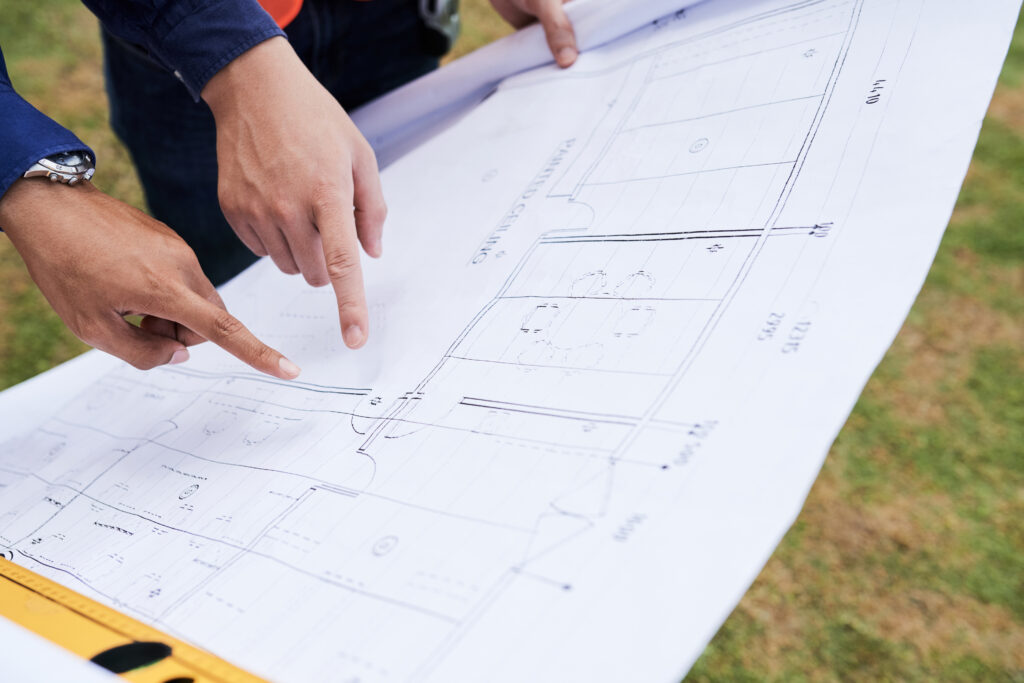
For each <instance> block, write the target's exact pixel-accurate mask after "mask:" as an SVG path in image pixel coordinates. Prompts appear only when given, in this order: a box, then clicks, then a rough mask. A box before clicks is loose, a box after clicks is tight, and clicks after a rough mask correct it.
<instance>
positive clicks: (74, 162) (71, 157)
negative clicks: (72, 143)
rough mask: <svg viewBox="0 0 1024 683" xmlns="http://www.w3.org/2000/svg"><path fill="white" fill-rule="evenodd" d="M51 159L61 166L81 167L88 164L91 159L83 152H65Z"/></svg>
mask: <svg viewBox="0 0 1024 683" xmlns="http://www.w3.org/2000/svg"><path fill="white" fill-rule="evenodd" d="M51 158H52V159H53V161H55V162H56V163H58V164H60V165H61V166H81V165H82V164H85V163H86V162H87V160H88V158H89V157H88V155H87V154H85V153H83V152H64V153H62V154H58V155H57V156H55V157H51Z"/></svg>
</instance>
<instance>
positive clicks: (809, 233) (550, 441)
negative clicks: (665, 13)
mask: <svg viewBox="0 0 1024 683" xmlns="http://www.w3.org/2000/svg"><path fill="white" fill-rule="evenodd" d="M1018 10H1019V3H1017V2H1015V1H1011V0H1002V1H998V2H986V3H983V4H977V5H974V6H971V7H970V8H969V10H967V9H965V6H964V4H963V3H962V2H952V1H945V0H927V1H925V0H807V1H804V2H792V1H789V2H783V1H781V0H761V1H758V2H740V1H738V0H712V1H711V2H707V3H704V4H701V5H698V6H696V7H694V8H692V9H691V10H689V11H688V12H687V13H686V15H685V17H682V18H680V17H674V18H670V19H666V20H665V21H662V22H659V23H658V24H657V25H656V26H652V27H649V28H647V29H643V30H640V31H637V32H635V33H633V34H631V35H630V36H628V37H626V38H624V39H623V40H620V41H615V42H613V43H610V44H608V45H605V46H604V47H602V48H599V49H597V50H594V51H592V52H589V53H585V54H583V55H582V56H581V57H580V60H579V63H578V64H577V65H576V66H574V67H573V68H572V69H571V70H569V71H568V72H560V71H558V70H557V69H554V68H546V67H545V68H540V69H537V70H534V71H530V72H526V73H524V74H521V75H518V76H516V77H513V78H511V79H509V80H507V81H505V82H504V83H503V84H502V85H501V86H500V87H499V89H498V91H497V92H496V93H495V94H494V95H493V96H491V97H490V98H488V99H487V100H486V101H485V102H483V103H482V104H480V105H479V106H478V107H476V108H475V109H473V111H471V112H470V113H468V114H467V115H466V116H465V117H463V118H462V119H461V120H460V121H458V122H457V123H456V124H454V125H453V126H452V127H450V128H449V129H447V130H446V131H444V132H443V133H441V134H440V135H438V136H437V137H436V138H433V139H431V140H430V141H428V142H426V143H425V144H423V145H422V146H420V147H419V148H417V149H416V150H415V151H413V152H412V153H410V154H409V155H408V156H405V157H403V158H401V159H399V160H398V161H396V162H395V163H394V164H392V165H391V166H390V167H389V168H388V169H387V170H386V171H385V172H384V174H383V180H384V186H385V191H386V194H387V198H388V202H389V206H390V209H391V213H390V217H389V220H388V226H387V234H386V245H385V253H386V256H385V258H384V259H383V260H381V261H379V262H367V263H366V264H365V270H366V280H367V291H368V293H369V297H370V304H371V326H372V330H371V339H370V343H369V344H368V346H367V347H366V348H365V349H363V350H361V351H358V352H351V351H347V350H345V349H344V348H343V347H342V344H341V340H340V335H339V333H338V330H337V322H336V317H335V316H336V313H335V310H334V301H333V297H332V294H331V292H330V291H329V290H313V289H310V288H308V287H307V286H305V284H304V283H302V282H301V280H299V279H296V278H288V277H286V276H284V275H281V274H280V273H278V272H277V271H276V270H275V269H274V267H273V266H272V264H270V263H268V262H265V261H264V262H261V263H259V264H257V265H256V266H254V267H253V268H252V269H250V270H249V271H247V272H246V273H244V274H243V275H242V276H240V277H239V278H237V279H236V280H234V281H233V282H232V283H230V285H229V286H228V287H226V288H225V290H224V292H223V294H224V298H225V300H226V301H227V302H228V305H229V307H230V308H231V309H232V310H233V311H234V312H235V313H236V314H237V315H238V316H239V317H240V318H241V319H242V320H244V321H245V322H246V323H247V324H249V325H250V326H251V327H252V328H253V329H254V330H255V331H256V332H257V333H259V334H260V335H261V336H262V337H263V338H264V339H265V340H266V341H267V342H268V343H271V344H273V345H275V346H277V347H278V348H280V349H281V350H282V351H283V352H284V353H286V354H287V355H289V356H290V357H292V358H294V359H295V360H296V361H297V362H298V363H299V364H300V365H302V367H303V369H304V373H303V375H302V377H301V378H300V381H298V382H293V383H288V382H282V381H278V380H274V379H271V378H267V377H262V376H258V375H256V374H254V373H252V372H251V371H249V370H247V369H246V368H245V367H243V366H241V365H240V364H238V363H237V362H235V361H233V360H232V359H230V358H229V357H228V356H227V355H226V354H224V353H222V352H220V351H219V350H217V349H216V348H213V347H209V346H206V347H200V348H197V349H196V351H195V353H194V356H193V360H192V361H191V362H189V363H188V364H186V365H184V366H175V367H174V368H166V369H162V370H158V371H153V372H149V373H141V372H136V371H133V370H130V369H126V368H123V367H121V368H118V369H116V370H114V371H113V372H111V373H109V374H107V375H105V376H104V377H102V378H101V379H100V380H99V381H97V382H95V383H94V384H92V385H90V386H89V387H87V388H86V390H85V391H83V392H82V393H81V394H79V395H78V396H77V397H76V398H74V399H73V400H72V401H71V402H70V403H69V404H68V405H66V406H64V407H63V408H61V409H59V410H56V411H55V412H53V414H52V417H51V418H50V419H49V420H47V421H46V423H45V424H43V425H42V426H41V427H40V428H39V429H37V430H35V431H33V432H31V433H30V434H29V435H27V436H25V437H23V438H20V439H16V440H14V441H11V442H9V443H8V444H7V445H6V446H4V447H3V448H2V449H0V486H2V488H0V546H2V547H0V551H3V552H6V553H9V554H10V556H12V557H13V558H14V559H15V561H17V562H20V563H23V564H24V565H26V566H28V567H30V568H32V569H34V570H36V571H39V572H41V573H43V574H44V575H46V576H49V577H52V578H54V579H55V580H57V581H61V582H64V583H66V584H67V585H69V586H71V587H72V588H74V589H76V590H79V591H82V592H84V593H86V594H88V595H90V596H92V597H95V598H96V599H99V600H101V601H104V602H106V603H108V604H111V605H114V606H115V607H117V608H119V609H122V610H124V611H126V612H128V613H130V614H132V615H133V616H135V617H137V618H140V619H142V620H144V621H147V622H149V623H153V624H154V625H156V626H158V627H159V628H162V629H165V630H167V631H169V632H171V633H173V634H175V635H177V636H180V637H182V638H185V639H188V640H190V641H193V642H195V643H197V644H199V645H201V646H203V647H206V648H208V649H210V650H212V651H213V652H214V653H216V654H218V655H220V656H222V657H225V658H227V659H229V660H231V661H233V662H235V663H237V664H239V665H240V666H242V667H245V668H248V669H250V670H252V671H254V672H255V673H258V674H261V675H264V676H266V677H268V678H270V679H273V680H280V681H310V680H341V681H351V680H358V681H363V682H369V681H432V682H434V681H436V682H442V681H444V682H451V681H474V682H475V681H481V680H486V681H509V682H511V681H517V682H518V681H566V680H571V681H576V680H587V681H608V682H613V681H616V682H617V681H625V680H628V681H638V680H645V681H664V682H666V683H668V682H669V681H676V680H678V679H679V678H681V677H682V675H683V674H684V673H685V672H686V671H687V670H688V668H689V667H690V665H691V664H692V663H693V661H694V660H695V659H696V657H697V656H699V654H700V652H701V651H702V649H703V648H704V646H705V644H706V643H707V641H708V640H709V639H710V638H711V636H712V635H713V634H714V632H715V630H716V629H717V628H718V626H719V625H720V623H721V622H722V621H723V620H724V619H725V617H726V616H727V615H728V613H729V612H730V610H731V609H732V608H733V606H734V605H735V604H736V602H737V601H738V600H739V599H740V597H741V596H742V594H743V592H744V591H745V590H746V588H747V587H748V586H749V584H750V582H751V581H752V580H753V579H754V577H755V576H756V575H757V573H758V571H759V570H760V568H761V567H762V566H763V564H764V562H765V561H766V560H767V558H768V557H769V556H770V554H771V552H772V550H773V549H774V547H775V545H776V544H777V543H778V541H779V539H780V538H781V537H782V535H783V534H784V533H785V531H786V529H787V528H788V527H789V525H790V524H791V523H792V521H793V519H794V518H795V517H796V515H797V513H798V512H799V510H800V507H801V505H802V503H803V500H804V498H805V496H806V493H807V491H808V489H809V488H810V486H811V484H812V482H813V481H814V478H815V476H816V474H817V472H818V469H819V468H820V465H821V463H822V460H823V458H824V457H825V454H826V452H827V450H828V447H829V445H830V444H831V442H832V440H833V439H834V437H835V435H836V433H837V432H838V430H839V429H840V427H841V426H842V424H843V422H844V421H845V419H846V417H847V415H848V414H849V411H850V409H851V408H852V406H853V404H854V402H855V400H856V398H857V396H858V394H859V393H860V391H861V389H862V387H863V385H864V383H865V382H866V381H867V378H868V377H869V375H870V373H871V371H872V370H873V369H874V367H875V365H876V364H877V362H878V361H879V360H880V359H881V357H882V355H883V354H884V352H885V350H886V349H887V347H888V346H889V344H890V343H891V341H892V339H893V337H894V336H895V334H896V332H897V331H898V329H899V327H900V325H901V323H902V321H903V319H904V318H905V316H906V313H907V311H908V310H909V308H910V305H911V303H912V302H913V299H914V297H915V295H916V294H917V291H918V289H919V288H920V286H921V283H922V282H923V280H924V277H925V275H926V273H927V271H928V268H929V265H930V263H931V260H932V258H933V256H934V252H935V249H936V248H937V246H938V243H939V241H940V239H941V236H942V232H943V229H944V227H945V225H946V223H947V221H948V219H949V216H950V213H951V211H952V208H953V204H954V202H955V199H956V197H957V193H958V190H959V187H960V184H961V182H962V180H963V177H964V174H965V172H966V169H967V165H968V163H969V160H970V157H971V152H972V150H973V147H974V144H975V141H976V139H977V134H978V131H979V129H980V125H981V122H982V119H983V116H984V113H985V110H986V107H987V104H988V101H989V98H990V97H991V93H992V90H993V88H994V86H995V82H996V78H997V76H998V73H999V69H1000V66H1001V64H1002V60H1003V58H1004V57H1005V53H1006V48H1007V46H1008V44H1009V40H1010V36H1011V33H1012V30H1013V26H1014V23H1015V20H1016V16H1017V12H1018ZM950 84H955V85H956V88H955V92H953V91H951V90H950ZM57 379H59V372H58V373H54V374H53V375H51V376H50V378H49V379H43V380H40V382H39V383H37V384H35V387H36V389H34V390H32V391H39V387H43V386H45V385H44V384H43V383H44V382H50V385H49V386H53V382H56V381H57ZM26 396H29V394H26V393H22V394H21V397H22V400H25V397H26ZM49 400H50V401H51V402H52V397H51V398H50V399H49Z"/></svg>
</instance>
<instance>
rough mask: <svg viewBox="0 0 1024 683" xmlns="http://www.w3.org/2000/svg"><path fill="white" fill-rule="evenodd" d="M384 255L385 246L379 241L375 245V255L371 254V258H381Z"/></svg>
mask: <svg viewBox="0 0 1024 683" xmlns="http://www.w3.org/2000/svg"><path fill="white" fill-rule="evenodd" d="M383 255H384V244H383V243H382V242H381V241H380V240H377V241H376V242H374V243H373V254H371V256H373V258H380V257H381V256H383Z"/></svg>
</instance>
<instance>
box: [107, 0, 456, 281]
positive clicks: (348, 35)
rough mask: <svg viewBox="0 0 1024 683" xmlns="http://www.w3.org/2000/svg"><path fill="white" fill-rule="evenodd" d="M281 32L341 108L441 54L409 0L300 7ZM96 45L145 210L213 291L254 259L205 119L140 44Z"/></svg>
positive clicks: (410, 75)
mask: <svg viewBox="0 0 1024 683" xmlns="http://www.w3.org/2000/svg"><path fill="white" fill-rule="evenodd" d="M286 33H287V34H288V40H289V41H290V42H291V44H292V46H293V47H294V48H295V51H296V52H297V53H298V55H299V57H300V58H301V59H302V61H303V63H304V64H305V65H306V67H307V68H308V69H309V70H310V71H311V72H312V73H313V75H314V76H315V77H316V78H317V80H319V81H320V83H321V84H323V86H324V87H325V88H327V90H328V91H329V92H330V93H331V94H332V95H334V97H335V98H336V99H337V100H338V102H339V103H340V104H341V106H342V107H344V108H345V109H346V110H349V109H353V108H355V107H358V106H359V105H361V104H363V103H364V102H367V101H369V100H371V99H373V98H375V97H377V96H378V95H381V94H383V93H385V92H387V91H389V90H391V89H393V88H396V87H398V86H400V85H402V84H403V83H406V82H407V81H410V80H412V79H414V78H416V77H418V76H421V75H423V74H425V73H427V72H429V71H431V70H433V69H435V68H437V65H438V59H439V57H440V54H439V53H440V52H441V51H442V48H439V41H438V39H437V38H438V36H437V34H436V33H433V32H432V31H430V30H429V29H427V28H426V27H425V26H424V25H423V23H422V21H421V20H420V17H419V12H418V3H417V0H371V1H369V2H360V1H358V0H306V1H305V2H304V3H303V8H302V11H301V12H300V13H299V15H298V16H297V17H296V18H295V20H294V21H293V22H292V23H291V24H290V25H289V26H288V27H287V29H286ZM103 46H104V71H105V75H106V84H107V96H108V98H109V101H110V122H111V127H112V128H113V129H114V132H115V133H116V134H117V136H118V137H119V138H120V139H121V141H122V142H124V144H125V146H126V147H127V148H128V151H129V152H130V154H131V157H132V161H133V162H134V163H135V168H136V170H137V172H138V175H139V180H140V181H141V183H142V188H143V191H144V192H145V196H146V202H147V204H148V206H149V210H150V213H151V214H152V215H153V217H154V218H156V219H158V220H160V221H162V222H164V223H166V224H167V225H168V226H170V227H171V228H172V229H173V230H174V231H175V232H177V233H178V234H179V235H181V237H182V238H183V239H184V240H185V241H186V242H187V243H188V244H189V246H191V247H192V249H193V250H194V251H195V252H196V256H198V258H199V263H200V265H201V266H202V268H203V271H204V272H205V273H206V275H207V277H209V278H210V280H211V281H212V282H213V283H214V284H215V285H219V284H221V283H223V282H225V281H227V280H229V279H230V278H232V277H234V276H235V275H237V274H238V273H240V272H241V271H242V270H244V269H245V268H246V267H248V266H249V265H250V264H252V263H253V262H254V261H255V260H256V258H257V257H256V255H255V254H253V253H252V252H251V251H249V249H248V248H246V247H245V245H243V244H242V242H241V241H240V240H239V239H238V238H237V237H236V236H235V233H234V231H233V230H232V229H231V227H230V226H229V225H228V223H227V221H226V220H225V218H224V215H223V214H222V213H221V210H220V204H219V202H218V200H217V149H216V130H215V128H214V119H213V114H212V113H211V112H210V109H209V108H208V107H207V106H206V104H205V103H204V102H202V101H200V102H195V101H193V99H192V97H191V96H190V95H189V93H188V91H187V90H186V89H185V86H184V85H182V83H181V82H180V81H178V79H177V78H176V77H175V76H174V75H173V74H171V73H169V72H168V71H166V70H165V69H164V68H162V67H161V66H159V65H158V64H157V63H156V62H155V61H153V60H152V59H151V58H150V57H149V56H148V55H147V54H146V53H145V52H144V51H143V50H142V49H140V48H139V47H137V46H135V45H131V44H128V43H126V42H124V41H122V40H120V39H118V38H116V37H114V36H112V35H111V34H109V33H108V32H106V31H104V32H103ZM266 154H271V155H272V154H274V150H272V149H268V150H266Z"/></svg>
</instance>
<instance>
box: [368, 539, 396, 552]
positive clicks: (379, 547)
mask: <svg viewBox="0 0 1024 683" xmlns="http://www.w3.org/2000/svg"><path fill="white" fill-rule="evenodd" d="M396 545H398V536H384V537H382V538H379V539H377V542H376V543H374V544H373V554H374V555H376V556H377V557H384V556H385V555H387V554H388V553H390V552H391V551H392V550H394V549H395V546H396Z"/></svg>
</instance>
